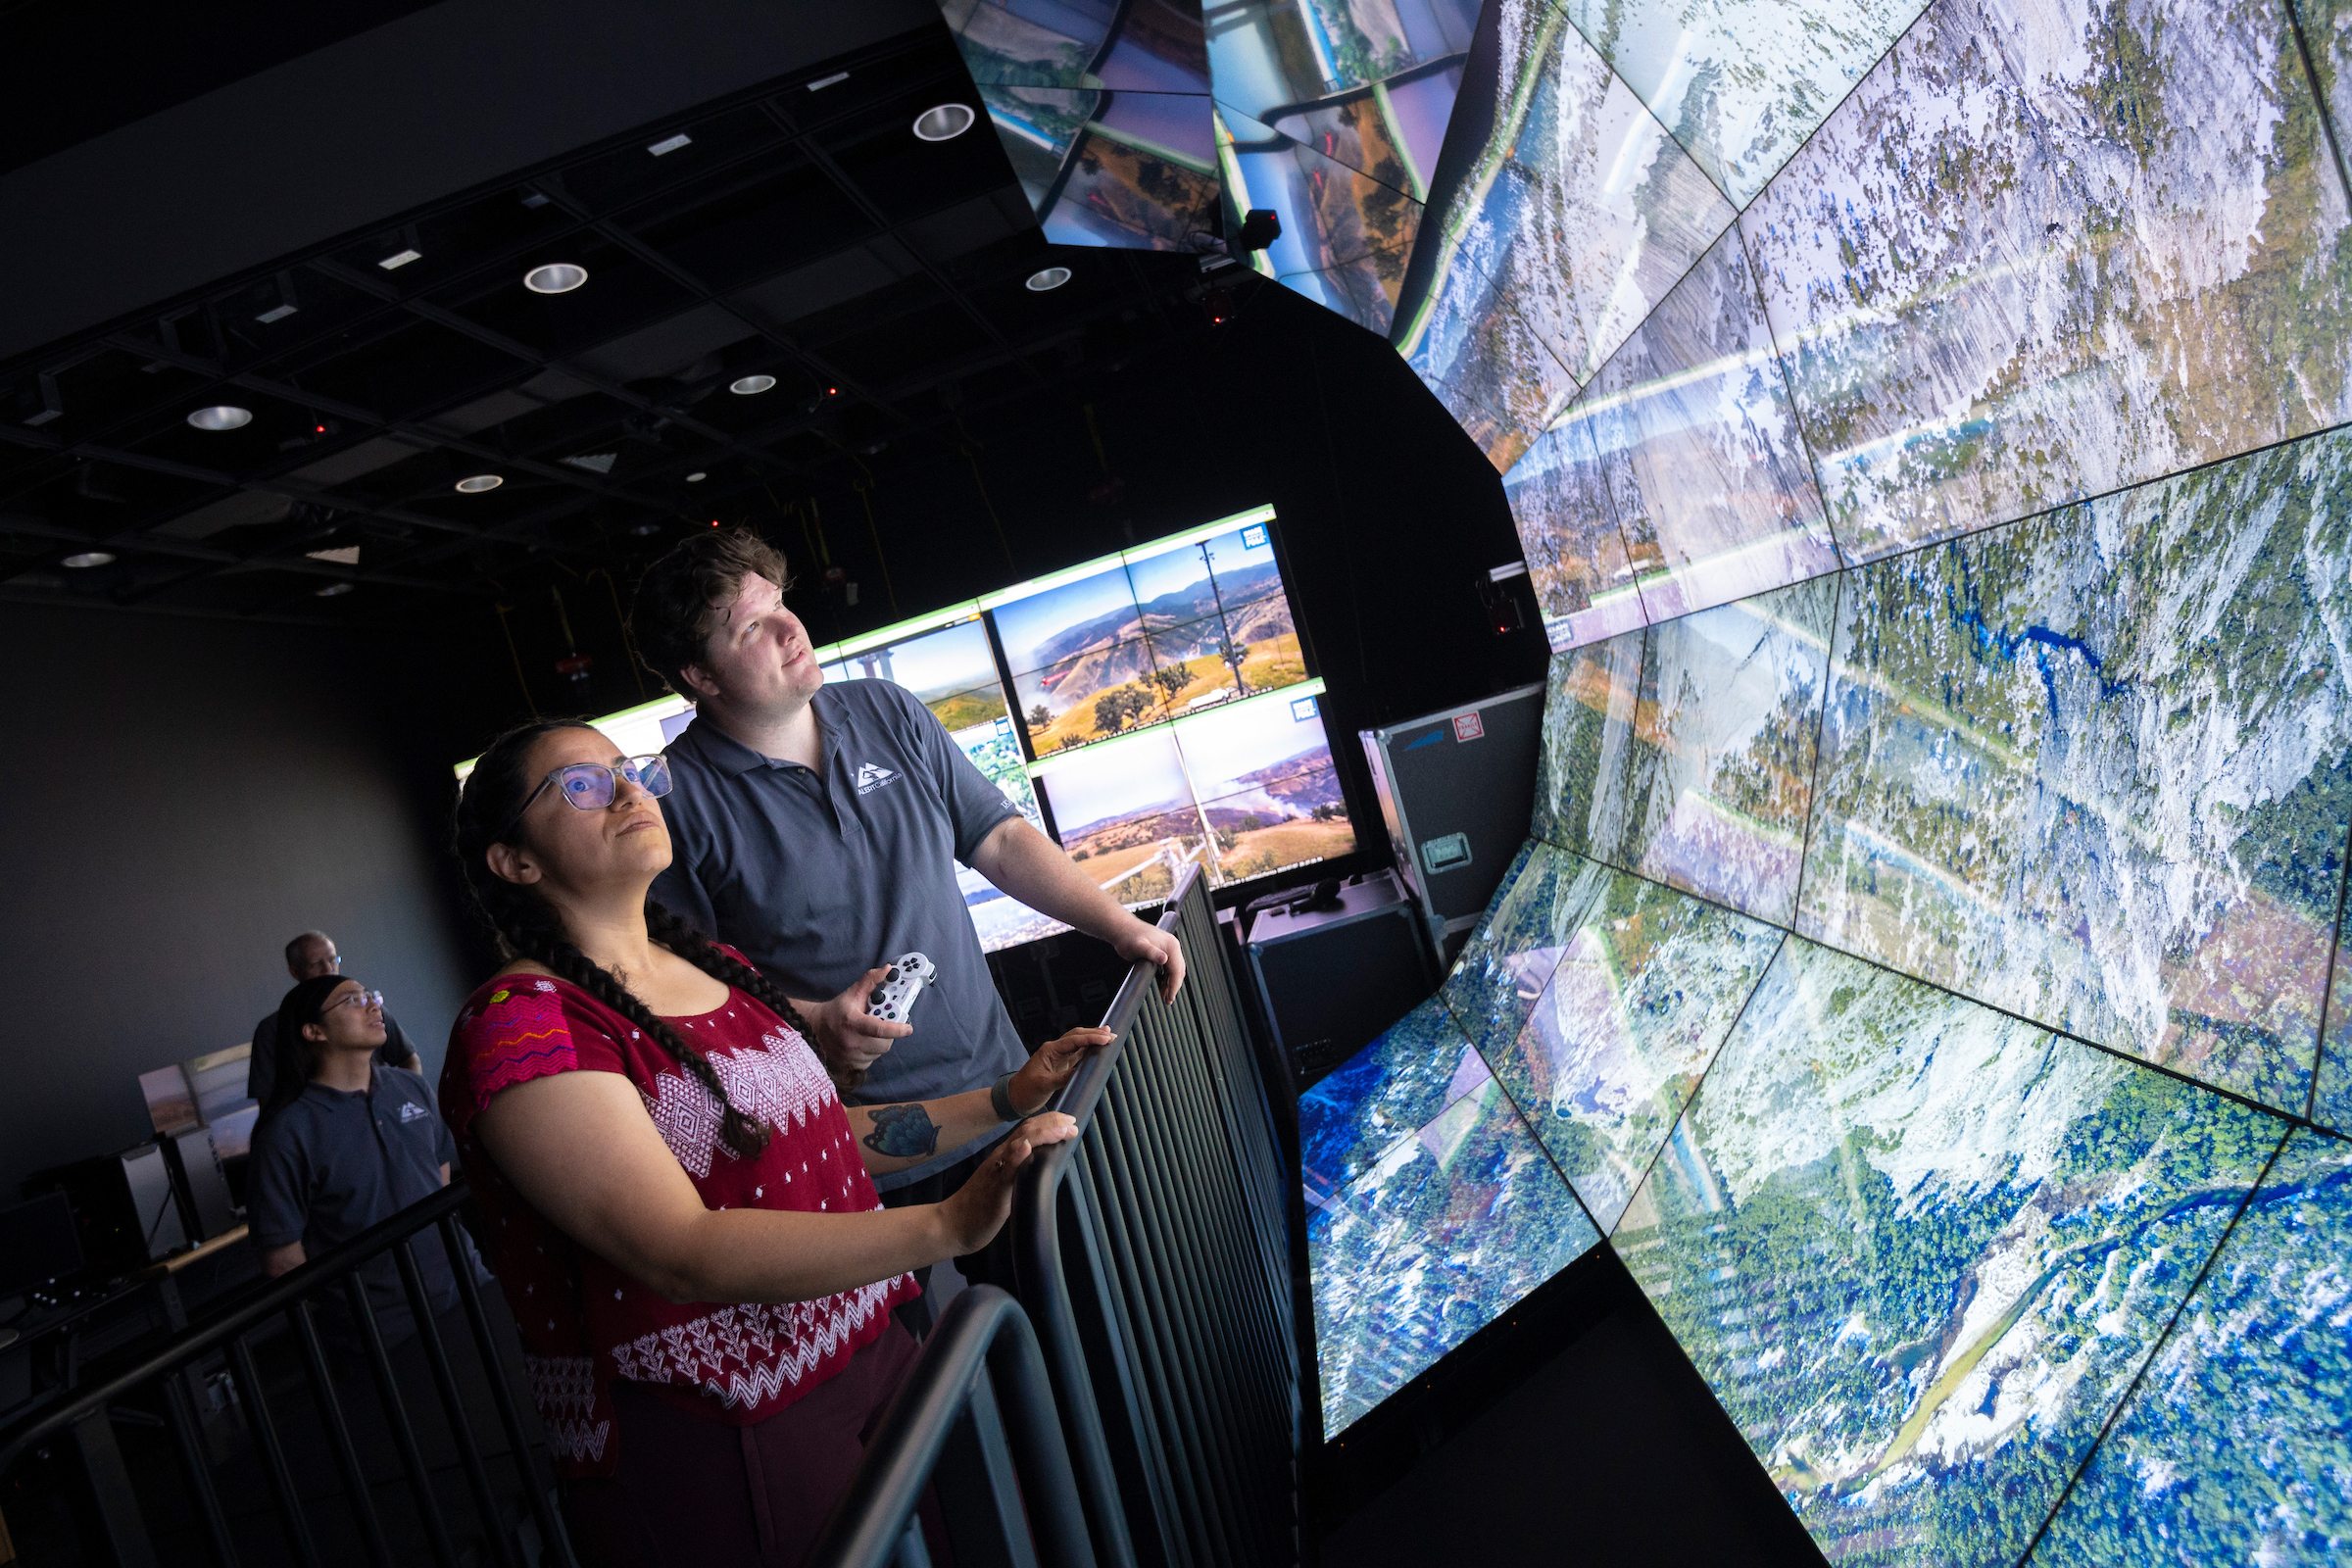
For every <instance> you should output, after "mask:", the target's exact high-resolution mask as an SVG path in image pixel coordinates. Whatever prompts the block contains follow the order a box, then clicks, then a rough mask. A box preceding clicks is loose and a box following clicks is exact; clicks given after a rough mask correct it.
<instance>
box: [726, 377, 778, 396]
mask: <svg viewBox="0 0 2352 1568" xmlns="http://www.w3.org/2000/svg"><path fill="white" fill-rule="evenodd" d="M775 384H776V378H775V377H774V376H772V375H747V376H744V377H743V378H742V379H741V380H737V381H730V382H728V383H727V390H728V391H730V392H733V393H736V394H737V395H739V396H742V397H747V398H748V397H750V396H751V395H752V394H753V393H755V392H764V391H766V390H767V389H768V388H769V387H771V386H774V385H775Z"/></svg>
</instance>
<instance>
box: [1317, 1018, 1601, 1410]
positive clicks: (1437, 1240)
mask: <svg viewBox="0 0 2352 1568" xmlns="http://www.w3.org/2000/svg"><path fill="white" fill-rule="evenodd" d="M1299 1116H1300V1142H1301V1149H1302V1152H1303V1157H1304V1158H1305V1159H1306V1161H1307V1163H1308V1166H1309V1168H1310V1176H1309V1179H1308V1186H1307V1199H1308V1202H1309V1205H1310V1207H1311V1212H1310V1213H1309V1214H1308V1216H1307V1260H1308V1272H1309V1277H1310V1280H1311V1282H1312V1290H1313V1294H1314V1312H1315V1354H1316V1361H1317V1364H1318V1367H1319V1370H1320V1376H1321V1379H1322V1385H1323V1389H1322V1407H1323V1430H1324V1434H1325V1436H1326V1437H1333V1436H1337V1435H1338V1434H1339V1433H1340V1432H1342V1431H1344V1430H1346V1429H1347V1428H1348V1426H1349V1425H1351V1424H1352V1423H1353V1422H1355V1421H1356V1420H1357V1419H1358V1418H1360V1417H1361V1416H1362V1415H1363V1414H1364V1413H1365V1412H1366V1411H1368V1410H1370V1409H1371V1408H1372V1406H1374V1405H1375V1404H1378V1403H1379V1402H1380V1401H1381V1400H1382V1399H1384V1398H1386V1397H1389V1396H1390V1395H1391V1394H1394V1393H1395V1392H1397V1390H1398V1389H1400V1388H1402V1387H1403V1386H1404V1385H1405V1384H1406V1383H1408V1382H1410V1381H1411V1380H1412V1379H1413V1378H1415V1377H1417V1376H1419V1375H1420V1374H1421V1373H1422V1372H1423V1371H1425V1370H1427V1368H1428V1367H1429V1366H1430V1364H1431V1363H1432V1362H1434V1361H1436V1360H1437V1359H1438V1358H1439V1357H1440V1356H1442V1355H1444V1354H1445V1353H1446V1351H1447V1350H1450V1349H1452V1348H1454V1347H1455V1346H1457V1345H1459V1344H1461V1343H1462V1342H1463V1341H1464V1340H1466V1339H1468V1338H1469V1337H1470V1336H1471V1335H1473V1334H1475V1333H1477V1332H1478V1331H1479V1330H1480V1329H1482V1328H1484V1327H1486V1326H1487V1325H1488V1324H1489V1323H1491V1322H1493V1321H1494V1320H1495V1318H1496V1317H1498V1316H1500V1315H1501V1313H1502V1312H1503V1311H1504V1310H1506V1309H1507V1308H1508V1307H1509V1306H1510V1305H1511V1304H1512V1303H1513V1302H1515V1301H1517V1300H1519V1299H1521V1298H1522V1297H1524V1296H1525V1295H1526V1294H1527V1293H1528V1292H1529V1291H1531V1290H1533V1289H1535V1287H1537V1286H1538V1285H1541V1284H1542V1283H1544V1281H1545V1280H1547V1279H1549V1278H1551V1276H1552V1275H1554V1274H1556V1273H1558V1272H1559V1271H1560V1270H1561V1269H1562V1268H1565V1267H1566V1266H1567V1265H1568V1264H1569V1263H1570V1262H1571V1261H1573V1260H1574V1259H1575V1258H1577V1257H1578V1256H1580V1255H1582V1254H1583V1253H1584V1252H1586V1251H1588V1250H1591V1249H1592V1248H1593V1247H1594V1246H1596V1245H1598V1243H1599V1241H1600V1233H1599V1232H1598V1231H1597V1230H1595V1229H1594V1228H1593V1222H1592V1220H1590V1219H1589V1218H1587V1217H1586V1215H1585V1212H1584V1210H1583V1208H1581V1207H1580V1206H1579V1205H1578V1203H1577V1201H1576V1199H1575V1197H1574V1196H1573V1195H1572V1194H1571V1193H1570V1192H1569V1190H1568V1188H1567V1185H1566V1184H1565V1183H1563V1182H1562V1181H1561V1180H1560V1177H1559V1173H1558V1172H1557V1171H1556V1170H1555V1169H1553V1167H1552V1165H1551V1162H1550V1161H1549V1160H1547V1159H1546V1158H1544V1154H1543V1152H1541V1150H1539V1149H1538V1147H1537V1145H1536V1142H1535V1140H1534V1138H1533V1137H1532V1136H1530V1134H1529V1132H1528V1128H1527V1125H1526V1123H1525V1122H1523V1121H1522V1120H1521V1119H1520V1116H1519V1113H1518V1111H1517V1110H1516V1109H1515V1108H1514V1107H1513V1106H1512V1103H1511V1101H1510V1097H1509V1096H1508V1095H1507V1094H1505V1093H1504V1092H1503V1090H1502V1088H1501V1086H1500V1085H1499V1084H1497V1083H1496V1082H1495V1077H1494V1075H1493V1074H1492V1073H1491V1072H1489V1071H1488V1070H1487V1068H1486V1063H1485V1062H1484V1061H1483V1060H1482V1059H1481V1058H1480V1056H1479V1054H1478V1053H1477V1052H1475V1051H1473V1050H1471V1049H1470V1046H1469V1042H1468V1040H1467V1039H1466V1038H1465V1037H1464V1036H1463V1035H1462V1032H1461V1030H1460V1028H1459V1027H1458V1026H1456V1025H1455V1024H1454V1022H1453V1020H1452V1018H1451V1017H1450V1016H1449V1015H1448V1014H1447V1013H1446V1010H1445V1008H1444V1006H1443V1005H1440V1004H1438V1003H1436V1002H1434V1001H1433V1002H1430V1003H1425V1004H1423V1005H1422V1006H1421V1007H1419V1008H1417V1009H1415V1011H1414V1012H1413V1013H1412V1014H1411V1015H1410V1016H1408V1017H1407V1018H1406V1019H1404V1020H1403V1021H1402V1022H1401V1023H1399V1024H1398V1025H1397V1027H1396V1028H1395V1029H1392V1030H1391V1031H1389V1033H1388V1034H1387V1035H1384V1036H1383V1037H1382V1038H1381V1039H1380V1040H1378V1041H1375V1042H1374V1043H1373V1044H1372V1045H1371V1046H1370V1047H1368V1048H1367V1049H1366V1050H1365V1052H1364V1053H1363V1054H1361V1055H1360V1056H1358V1057H1357V1058H1356V1059H1355V1060H1354V1061H1351V1062H1349V1063H1348V1064H1347V1065H1345V1066H1343V1067H1342V1068H1341V1070H1340V1071H1339V1072H1338V1073H1335V1074H1333V1075H1332V1076H1330V1077H1327V1078H1325V1079H1323V1080H1322V1081H1321V1082H1319V1083H1317V1084H1316V1085H1315V1087H1314V1089H1313V1090H1311V1091H1310V1092H1309V1094H1308V1095H1307V1097H1306V1098H1305V1099H1304V1100H1302V1101H1301V1103H1300V1105H1299Z"/></svg>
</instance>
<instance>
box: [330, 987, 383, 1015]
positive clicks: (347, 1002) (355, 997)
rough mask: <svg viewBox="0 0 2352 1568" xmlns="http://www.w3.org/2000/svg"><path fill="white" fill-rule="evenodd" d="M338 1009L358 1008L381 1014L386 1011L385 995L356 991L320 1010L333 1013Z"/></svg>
mask: <svg viewBox="0 0 2352 1568" xmlns="http://www.w3.org/2000/svg"><path fill="white" fill-rule="evenodd" d="M337 1007H358V1008H360V1009H361V1010H362V1011H364V1012H381V1011H383V1010H384V994H383V993H382V992H381V991H355V992H353V993H352V994H351V995H350V996H348V997H342V998H339V999H337V1000H336V1001H333V1002H330V1003H328V1004H327V1005H325V1006H323V1007H321V1008H319V1011H320V1012H332V1011H334V1010H335V1009H336V1008H337Z"/></svg>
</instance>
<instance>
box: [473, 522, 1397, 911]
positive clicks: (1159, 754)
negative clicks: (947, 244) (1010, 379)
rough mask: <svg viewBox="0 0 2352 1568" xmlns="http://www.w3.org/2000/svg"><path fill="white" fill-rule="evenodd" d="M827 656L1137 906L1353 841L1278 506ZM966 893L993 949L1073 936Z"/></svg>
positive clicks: (626, 732) (678, 710)
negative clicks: (897, 705)
mask: <svg viewBox="0 0 2352 1568" xmlns="http://www.w3.org/2000/svg"><path fill="white" fill-rule="evenodd" d="M816 658H817V662H818V663H819V665H820V666H821V668H822V670H823V674H824V678H825V679H826V680H827V681H828V682H839V681H852V680H887V681H891V682H893V683H894V684H897V685H899V686H902V687H904V688H906V689H907V691H908V692H910V693H912V694H913V695H914V696H915V697H916V698H917V699H918V700H919V701H921V702H922V704H923V705H924V706H925V707H926V708H928V709H930V711H931V712H932V714H933V715H934V716H935V717H937V718H938V720H939V721H940V723H941V725H943V726H944V727H945V728H946V729H947V731H948V734H949V735H950V736H951V737H952V738H953V739H954V740H955V742H956V745H957V746H958V747H959V748H961V749H962V751H963V754H964V755H965V756H966V757H968V758H970V759H971V760H972V763H973V765H974V766H976V767H978V768H979V769H980V771H981V772H982V773H983V774H985V775H987V777H988V778H989V779H990V780H991V781H992V782H993V783H995V784H996V786H997V787H998V788H999V789H1001V790H1003V791H1004V792H1005V799H1007V800H1009V801H1010V802H1012V804H1013V805H1014V806H1015V807H1017V808H1018V809H1019V810H1020V812H1021V814H1022V815H1023V816H1024V817H1026V818H1027V819H1028V820H1029V822H1030V823H1031V825H1033V826H1035V827H1036V828H1038V829H1039V830H1040V831H1041V832H1046V833H1048V834H1051V835H1054V837H1056V838H1057V839H1058V841H1059V842H1060V843H1061V844H1062V846H1063V847H1064V848H1065V849H1067V850H1068V851H1069V852H1070V854H1071V856H1072V858H1075V859H1076V860H1078V861H1080V862H1081V863H1082V864H1084V865H1085V867H1086V869H1087V870H1088V872H1089V873H1090V874H1091V875H1093V876H1095V878H1096V879H1097V880H1098V881H1099V882H1101V883H1102V884H1103V887H1104V888H1105V889H1107V890H1108V891H1109V892H1110V893H1111V895H1112V896H1113V897H1115V898H1117V899H1119V900H1120V901H1121V902H1122V903H1125V904H1127V905H1129V906H1130V907H1145V906H1149V905H1152V904H1155V903H1158V902H1159V901H1160V900H1162V899H1164V898H1165V897H1166V896H1167V895H1168V893H1169V892H1170V891H1171V890H1172V889H1173V888H1174V886H1175V881H1176V877H1177V876H1178V874H1179V873H1181V872H1182V870H1183V868H1184V867H1185V866H1186V865H1187V864H1191V863H1196V862H1197V863H1199V864H1200V865H1201V867H1202V868H1203V869H1204V870H1205V871H1206V872H1207V874H1208V875H1209V877H1210V878H1211V880H1212V882H1213V884H1214V885H1215V886H1218V887H1220V888H1222V887H1229V886H1233V885H1236V884H1239V883H1245V882H1249V881H1250V880H1252V879H1254V878H1258V877H1264V876H1271V875H1274V874H1276V873H1278V872H1282V871H1288V870H1293V869H1296V868H1298V867H1299V866H1302V865H1312V864H1314V863H1316V862H1318V861H1322V860H1327V859H1331V858H1336V857H1339V856H1343V855H1347V854H1349V853H1350V852H1352V851H1353V850H1354V848H1355V830H1354V827H1353V825H1352V824H1351V823H1350V822H1349V820H1348V809H1347V804H1346V801H1345V799H1344V798H1343V795H1342V792H1341V787H1340V780H1339V774H1338V770H1337V769H1336V767H1335V766H1334V765H1333V762H1332V756H1331V737H1330V734H1329V732H1328V731H1327V730H1326V729H1325V728H1324V725H1323V717H1322V706H1321V703H1320V701H1319V699H1320V697H1321V695H1322V692H1323V683H1322V682H1321V681H1320V680H1316V679H1312V678H1310V677H1309V675H1308V673H1307V668H1306V658H1305V654H1304V650H1303V648H1302V646H1301V644H1300V641H1299V628H1298V624H1297V622H1296V621H1295V619H1294V618H1293V616H1292V613H1291V603H1290V596H1289V594H1288V592H1287V591H1286V590H1285V588H1284V586H1283V581H1282V568H1281V566H1280V565H1279V564H1277V561H1276V555H1275V545H1274V513H1273V509H1272V508H1270V507H1260V508H1256V509H1254V510H1252V511H1250V512H1246V513H1241V514H1237V515H1234V516H1231V517H1225V518H1221V519H1219V520H1218V521H1215V522H1211V523H1205V524H1203V525H1201V526H1200V527H1197V528H1192V529H1188V530H1186V531H1185V532H1183V533H1179V534H1172V535H1169V536H1168V537H1166V538H1164V539H1157V540H1153V541H1151V542H1149V543H1147V544H1143V545H1138V546H1136V547H1135V548H1133V549H1130V550H1126V551H1122V552H1120V553H1119V554H1117V555H1113V556H1105V557H1103V558H1102V559H1101V560H1098V561H1092V562H1087V563H1083V564H1079V565H1076V566H1072V567H1069V568H1068V569H1066V570H1063V571H1059V572H1055V573H1054V574H1053V575H1052V576H1050V577H1045V578H1041V579H1038V580H1036V581H1033V582H1027V583H1022V584H1019V585H1018V586H1016V587H1012V588H1008V589H1005V590H1004V591H1002V592H1000V593H996V594H991V595H988V596H986V597H985V598H982V599H978V600H968V601H965V602H963V603H961V604H956V605H951V606H948V607H946V608H944V609H942V610H938V611H934V612H932V613H929V614H925V615H919V616H916V617H914V618H912V619H909V620H905V621H901V622H899V623H897V624H896V625H891V626H885V627H882V628H880V629H879V630H876V631H872V632H868V633H866V634H864V635H862V636H859V637H855V638H851V639H848V640H846V641H843V642H839V643H833V644H828V645H826V646H824V647H821V648H818V649H817V650H816ZM693 716H694V709H693V707H692V705H690V704H688V703H687V702H686V701H685V700H684V699H682V698H678V697H663V698H661V699H659V700H657V701H654V702H650V703H643V704H640V705H638V706H637V707H634V708H628V709H623V710H621V711H619V712H616V713H609V714H606V715H604V716H603V717H601V718H597V719H595V720H592V722H594V723H595V724H596V725H597V726H598V727H599V728H601V729H603V730H604V731H605V732H606V733H607V734H608V735H610V736H612V737H613V742H614V744H616V745H618V746H619V747H620V748H621V750H622V751H623V752H625V753H627V754H629V755H631V756H635V755H639V754H642V753H647V752H658V751H661V750H662V748H663V747H664V746H666V745H668V744H669V742H670V741H672V740H674V739H675V738H676V737H677V735H678V734H679V732H680V731H682V730H683V729H684V728H685V727H686V725H687V724H688V723H690V722H691V721H692V719H693ZM472 766H473V763H472V762H471V761H470V760H468V761H466V762H461V763H460V764H458V768H457V774H458V777H459V778H460V779H461V780H462V779H464V778H465V777H466V774H467V773H468V772H469V771H471V769H472ZM1041 796H1042V797H1043V798H1044V800H1045V803H1046V805H1047V806H1050V807H1051V809H1052V810H1053V816H1052V817H1051V818H1049V817H1048V815H1047V814H1046V807H1045V806H1041V804H1040V801H1041ZM957 883H958V886H959V887H960V888H961V890H962V893H963V898H964V905H965V907H966V909H967V910H968V911H969V913H970V915H971V918H972V924H973V927H974V929H975V930H977V931H978V933H979V936H980V944H981V947H982V948H983V949H984V950H986V951H989V952H995V951H996V950H998V949H1000V948H1005V947H1010V946H1013V945H1014V944H1016V943H1021V942H1029V941H1034V940H1036V939H1037V938H1039V937H1044V936H1052V935H1054V934H1055V933H1056V932H1061V931H1066V930H1068V929H1069V927H1068V926H1066V925H1063V924H1061V923H1060V922H1059V921H1056V920H1054V919H1053V918H1051V917H1050V916H1047V915H1044V914H1040V913H1039V912H1038V911H1036V910H1035V909H1032V908H1030V907H1027V906H1026V905H1024V904H1022V903H1020V901H1018V900H1017V899H1014V898H1012V897H1010V896H1009V895H1007V894H1005V892H1004V891H1003V890H1001V889H999V888H997V887H995V886H993V885H992V884H991V883H990V882H989V880H988V879H987V878H986V877H984V876H982V875H981V874H980V873H979V872H978V871H975V870H972V869H971V868H970V867H968V866H967V867H962V868H960V869H959V871H958V874H957Z"/></svg>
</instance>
